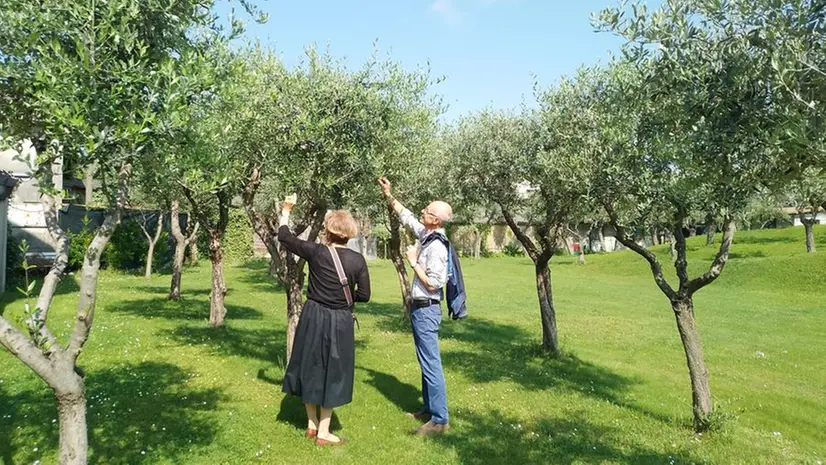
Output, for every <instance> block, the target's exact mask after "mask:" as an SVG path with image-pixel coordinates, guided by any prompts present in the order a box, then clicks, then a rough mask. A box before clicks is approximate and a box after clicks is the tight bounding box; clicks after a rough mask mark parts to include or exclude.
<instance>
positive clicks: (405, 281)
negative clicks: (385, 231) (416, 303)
mask: <svg viewBox="0 0 826 465" xmlns="http://www.w3.org/2000/svg"><path fill="white" fill-rule="evenodd" d="M387 215H388V219H389V229H390V240H389V242H390V262H391V263H393V268H394V269H395V270H396V277H397V278H398V280H399V292H400V293H401V298H402V308H403V309H404V317H405V318H406V319H410V310H411V305H412V302H411V300H410V292H411V287H410V279H409V277H408V276H407V266H405V262H404V258H403V257H402V229H401V228H402V226H401V222H400V220H399V217H398V215H396V212H395V211H394V210H393V206H392V204H389V203H388V204H387Z"/></svg>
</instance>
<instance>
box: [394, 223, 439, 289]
mask: <svg viewBox="0 0 826 465" xmlns="http://www.w3.org/2000/svg"><path fill="white" fill-rule="evenodd" d="M399 219H400V220H401V222H402V224H403V225H405V226H407V227H408V228H410V230H411V231H413V233H414V234H416V237H417V238H418V240H419V245H420V246H421V243H422V241H423V240H424V238H425V237H427V236H428V235H429V234H428V232H427V228H425V227H424V225H423V224H421V223H420V222H419V220H418V219H417V218H416V216H415V215H414V214H413V212H411V211H410V210H408V209H406V208H405V209H403V210H402V211H401V213H399ZM435 232H438V233H441V234H445V230H444V229H437V230H436V231H435ZM430 234H432V233H430ZM417 263H418V264H419V265H420V266H421V267H422V268H424V270H425V273H426V274H427V279H428V281H430V284H431V285H432V286H433V287H435V288H436V290H435V291H433V292H430V291H429V290H427V288H426V287H425V286H424V284H422V282H421V281H420V280H419V277H418V276H415V275H414V277H413V288H412V289H411V291H410V296H411V297H412V298H414V299H428V298H430V299H436V300H442V288H443V287H444V286H445V284H447V247H445V245H444V244H442V241H439V240H434V241H431V242H430V243H429V244H427V245H426V246H424V247H420V249H419V258H418V260H417Z"/></svg>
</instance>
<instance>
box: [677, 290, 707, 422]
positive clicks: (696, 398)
mask: <svg viewBox="0 0 826 465" xmlns="http://www.w3.org/2000/svg"><path fill="white" fill-rule="evenodd" d="M671 309H672V310H673V311H674V316H675V318H676V319H677V330H678V331H679V332H680V340H681V341H682V343H683V351H684V352H685V358H686V364H687V365H688V376H689V378H690V379H691V400H692V402H691V404H692V408H693V411H694V428H695V429H696V430H698V431H705V430H708V428H709V426H710V418H711V412H712V405H711V388H710V387H709V380H708V367H707V366H706V361H705V356H704V355H703V344H702V343H701V342H700V333H699V331H697V326H696V325H695V321H694V301H693V299H692V298H691V297H684V298H681V299H679V300H676V301H674V302H672V303H671Z"/></svg>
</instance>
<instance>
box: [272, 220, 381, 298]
mask: <svg viewBox="0 0 826 465" xmlns="http://www.w3.org/2000/svg"><path fill="white" fill-rule="evenodd" d="M278 241H279V242H281V244H282V245H283V246H284V247H285V248H286V249H287V250H289V251H290V252H292V253H294V254H296V255H298V256H299V257H301V258H303V259H305V260H307V263H308V264H309V265H310V279H309V285H308V288H307V298H308V299H312V300H315V301H316V302H318V303H320V304H321V305H323V306H325V307H327V308H332V309H343V308H347V299H346V298H345V297H344V289H342V287H341V282H340V281H339V279H338V273H336V265H335V263H334V262H333V257H331V256H330V251H329V249H328V248H327V246H324V245H322V244H316V243H315V242H309V241H305V240H301V239H299V238H298V237H296V235H295V234H293V233H292V231H290V228H289V227H287V226H281V227H280V228H278ZM334 250H335V251H336V253H338V257H339V260H340V261H341V267H342V268H344V275H345V276H347V282H348V283H349V285H350V293H351V295H352V296H353V300H354V301H356V302H368V301H369V300H370V273H369V272H368V271H367V262H366V261H365V260H364V257H363V256H362V255H361V254H360V253H358V252H356V251H354V250H350V249H348V248H345V247H334Z"/></svg>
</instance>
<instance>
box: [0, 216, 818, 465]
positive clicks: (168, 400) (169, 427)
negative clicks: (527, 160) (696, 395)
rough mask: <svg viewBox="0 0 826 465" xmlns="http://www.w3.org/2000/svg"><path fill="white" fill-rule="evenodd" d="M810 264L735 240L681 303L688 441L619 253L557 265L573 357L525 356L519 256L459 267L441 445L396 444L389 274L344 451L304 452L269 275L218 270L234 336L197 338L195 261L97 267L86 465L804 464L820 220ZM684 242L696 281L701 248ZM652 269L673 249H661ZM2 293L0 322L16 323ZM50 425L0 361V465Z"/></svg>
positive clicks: (399, 414)
mask: <svg viewBox="0 0 826 465" xmlns="http://www.w3.org/2000/svg"><path fill="white" fill-rule="evenodd" d="M817 233H818V241H819V242H818V246H819V247H820V248H821V249H822V251H821V253H820V254H818V255H815V256H809V255H806V254H805V249H804V245H803V237H802V234H803V232H802V229H787V230H782V231H772V232H760V233H748V232H740V233H738V235H737V237H736V244H735V247H734V249H733V252H734V254H733V257H732V259H731V262H730V263H729V265H728V266H727V268H726V270H725V271H724V273H723V276H722V277H721V279H720V280H718V281H717V282H716V283H714V284H712V285H711V286H710V287H708V288H707V289H705V290H703V291H701V292H700V294H699V295H698V296H697V298H696V307H697V314H698V315H697V319H698V325H699V329H700V332H701V335H702V338H703V342H704V346H705V350H706V357H707V361H708V364H709V368H710V372H711V387H712V392H713V394H714V398H715V405H716V407H717V409H718V412H720V413H721V415H720V417H721V418H719V419H717V420H716V423H715V424H716V430H715V431H714V432H712V433H709V434H706V435H705V436H703V437H699V436H697V435H695V434H693V433H692V431H691V428H690V423H691V416H690V414H691V401H690V399H691V398H690V390H689V384H688V375H687V371H686V367H685V359H684V355H683V353H682V348H681V345H680V342H679V337H678V334H677V331H676V326H675V323H674V319H673V316H672V314H671V312H670V309H669V307H668V303H667V301H666V300H665V298H664V297H663V296H662V295H661V294H660V293H659V291H658V290H657V288H656V287H655V285H654V284H653V281H652V279H651V276H650V272H649V271H648V267H647V266H646V264H645V262H644V261H643V260H641V259H640V258H639V257H637V256H636V255H633V254H629V253H615V254H611V255H605V256H590V255H589V256H588V264H587V265H585V266H578V265H575V264H573V263H572V261H571V260H570V259H569V258H567V257H555V258H554V260H553V267H552V270H553V280H554V298H555V303H556V308H557V316H558V323H559V328H560V337H561V340H562V343H563V346H564V350H565V352H566V356H565V357H564V358H562V359H560V360H549V359H547V358H546V357H544V356H543V355H542V354H541V353H540V351H539V350H538V343H539V340H540V328H539V317H538V310H537V305H536V296H535V292H534V285H533V268H532V266H531V264H530V262H529V261H528V260H526V259H507V258H501V259H484V260H481V261H478V262H474V261H472V260H469V259H466V260H465V261H464V262H463V266H464V270H465V274H466V279H467V284H468V288H469V294H470V295H469V298H470V317H469V318H468V319H467V320H465V321H462V322H458V323H457V322H452V321H447V318H445V321H444V323H443V325H442V354H443V361H444V365H445V371H446V375H447V382H448V400H449V405H450V409H451V423H452V426H453V429H452V431H451V432H450V433H449V434H448V435H446V436H444V437H438V438H429V439H423V438H418V437H413V436H411V435H409V431H410V430H411V429H412V428H413V427H415V426H416V423H415V422H413V421H412V420H408V419H407V418H405V416H404V415H403V412H404V411H406V410H413V409H416V408H418V406H419V405H420V400H419V398H418V395H419V379H420V374H419V371H418V365H417V363H416V357H415V352H414V349H413V342H412V338H411V335H410V333H409V330H408V329H407V327H406V326H405V325H404V324H403V322H402V321H401V319H400V309H399V298H398V285H397V283H396V281H395V279H396V278H395V274H394V273H393V271H392V268H391V267H390V266H389V264H388V263H375V264H373V266H372V268H371V272H372V277H373V288H374V299H373V302H372V303H371V304H368V305H362V306H360V307H358V309H357V311H358V313H359V315H360V318H359V320H360V322H361V329H360V330H358V331H357V335H356V339H357V359H356V364H357V369H356V386H355V399H354V402H353V403H352V404H350V405H348V406H346V407H344V408H342V409H340V410H338V411H337V415H336V418H335V422H334V423H335V426H336V427H338V428H340V430H339V431H340V434H341V435H342V436H344V437H346V438H349V439H350V440H351V441H352V443H351V444H349V445H347V446H345V447H343V448H334V449H319V448H317V447H316V446H314V445H313V444H312V442H310V441H308V440H305V439H304V437H303V434H304V431H303V426H304V424H303V421H304V420H303V408H302V406H301V405H300V403H299V402H298V401H297V400H295V399H294V398H285V396H284V395H283V394H281V388H280V383H279V380H280V378H281V375H282V371H283V367H282V364H283V358H284V355H283V354H284V341H285V336H284V328H285V321H284V320H285V317H284V314H285V298H284V295H283V293H281V292H280V291H279V290H277V289H276V288H275V287H274V286H273V284H272V283H271V281H270V279H269V278H268V277H267V276H266V267H265V266H264V265H263V264H252V265H247V266H239V267H234V268H230V269H229V271H228V283H229V287H230V291H229V294H228V295H227V306H228V310H229V312H228V315H227V325H226V327H225V328H222V329H217V330H216V329H210V328H209V327H208V326H207V323H206V318H207V314H208V303H207V302H208V293H209V287H208V286H209V273H208V271H209V270H208V266H206V265H207V264H206V263H203V264H202V265H201V266H200V267H196V268H192V269H189V270H188V272H187V274H186V275H185V276H184V292H185V296H186V300H185V301H184V302H183V303H169V302H167V301H166V300H165V293H166V289H167V286H168V279H169V277H168V276H157V277H155V278H153V279H152V280H150V281H146V280H145V279H143V278H142V277H134V276H126V275H121V274H116V273H110V272H105V273H103V274H102V277H101V282H100V289H101V294H100V297H99V301H98V314H97V317H96V320H95V326H94V328H93V333H92V336H91V338H90V340H89V342H88V343H87V345H86V347H85V350H84V353H83V355H82V357H81V359H80V360H81V366H82V368H83V369H84V370H85V372H86V374H87V391H88V397H89V423H90V427H91V433H90V443H91V449H92V450H91V451H92V458H91V462H92V463H100V464H103V463H106V464H109V463H129V464H133V463H181V464H218V463H238V464H241V463H256V462H258V463H285V464H301V463H323V462H328V463H354V464H356V463H358V464H364V463H374V464H382V463H392V464H403V463H411V464H413V463H428V464H439V463H444V464H459V463H462V464H496V463H518V464H546V463H548V464H553V463H562V464H569V463H750V464H751V463H766V464H779V463H812V464H814V463H819V462H818V461H819V460H824V459H826V375H824V373H826V344H824V342H823V334H824V328H826V297H824V296H826V291H824V290H825V289H826V228H820V229H818V230H817ZM701 241H702V239H700V238H698V239H697V242H694V243H692V244H691V251H690V258H691V259H692V260H693V263H694V264H693V271H694V272H697V271H699V270H701V263H697V260H705V261H708V260H710V259H711V257H712V256H713V254H714V249H713V248H707V247H705V246H704V245H702V242H701ZM660 252H661V253H662V254H663V255H662V257H663V260H664V261H665V262H667V261H668V259H667V252H666V249H665V248H663V249H661V250H660ZM76 291H77V286H76V285H75V284H74V282H73V281H72V280H71V279H67V280H66V281H64V283H63V285H62V287H61V293H60V295H59V296H58V297H57V298H56V301H55V304H54V309H53V310H52V315H51V318H52V321H51V326H52V328H54V329H55V330H56V332H58V333H60V332H63V337H64V338H65V337H66V333H67V328H68V322H69V321H70V319H71V317H72V315H73V313H74V305H75V304H76V299H75V295H76ZM12 299H16V296H15V295H14V291H8V292H6V294H5V296H4V300H3V302H4V304H5V316H6V317H7V318H11V319H14V318H15V317H17V316H18V315H20V313H21V309H22V301H20V300H12ZM56 418H57V412H56V407H55V403H54V399H53V397H52V395H51V393H50V391H49V390H48V388H47V387H46V386H45V384H44V383H43V382H42V381H40V380H39V379H38V378H36V377H35V376H34V375H33V374H32V373H31V372H30V371H29V370H28V369H27V368H26V367H24V366H23V365H22V364H21V363H20V362H18V361H17V360H15V359H14V358H13V357H11V356H10V355H9V354H7V353H5V352H1V353H0V461H3V462H5V463H6V464H11V463H14V464H27V463H29V464H30V463H33V462H35V461H36V460H40V461H41V462H42V463H44V464H45V463H54V462H55V461H56V448H57V423H56Z"/></svg>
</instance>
